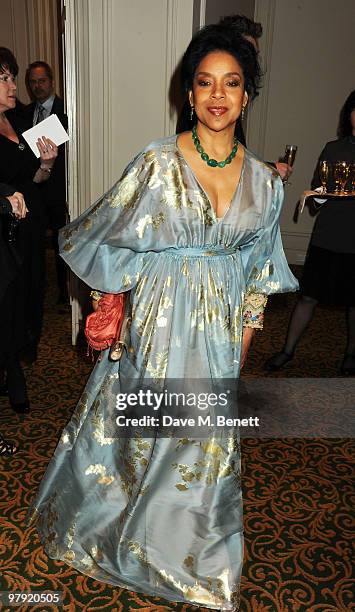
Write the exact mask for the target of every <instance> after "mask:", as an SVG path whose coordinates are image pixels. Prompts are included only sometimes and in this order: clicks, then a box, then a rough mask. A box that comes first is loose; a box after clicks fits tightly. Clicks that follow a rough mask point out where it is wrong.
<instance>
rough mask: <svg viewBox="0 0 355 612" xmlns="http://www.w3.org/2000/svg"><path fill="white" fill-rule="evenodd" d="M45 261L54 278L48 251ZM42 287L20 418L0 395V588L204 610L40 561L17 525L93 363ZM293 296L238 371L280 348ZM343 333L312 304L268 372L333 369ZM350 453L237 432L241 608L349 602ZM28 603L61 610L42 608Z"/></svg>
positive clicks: (103, 602)
mask: <svg viewBox="0 0 355 612" xmlns="http://www.w3.org/2000/svg"><path fill="white" fill-rule="evenodd" d="M49 268H50V275H49V277H50V280H51V281H52V284H53V261H52V258H51V256H50V255H49ZM47 294H48V295H47V307H46V319H45V327H44V331H43V338H42V342H41V346H40V352H39V358H38V361H37V362H36V364H35V365H34V366H32V367H28V368H27V370H26V374H27V380H28V386H29V394H30V398H31V401H32V411H31V413H30V415H28V416H27V417H25V418H23V417H19V416H17V415H15V414H14V413H13V412H12V411H11V410H10V409H9V408H8V406H7V402H6V400H5V399H4V398H1V399H0V407H1V411H0V428H1V431H2V432H4V433H5V432H6V434H7V436H8V437H9V438H11V439H13V440H17V441H18V442H19V444H20V445H21V452H19V453H18V454H17V455H15V456H14V457H13V458H8V457H6V458H1V459H0V474H1V483H0V515H1V517H2V518H1V532H0V571H1V577H0V590H2V591H8V590H13V589H17V590H20V591H29V590H32V591H44V590H46V589H50V590H57V591H61V592H63V595H64V605H63V609H64V610H67V611H70V612H76V611H81V610H82V611H87V612H90V611H94V610H112V611H115V612H130V611H134V610H140V611H141V612H168V611H179V612H193V611H197V610H200V611H201V612H204V609H203V608H196V607H191V606H185V605H182V604H173V603H169V602H166V601H162V600H158V599H155V598H151V597H147V596H145V595H137V594H135V593H131V592H128V591H126V590H123V589H119V588H117V589H114V588H112V587H111V586H107V585H105V584H103V583H99V582H97V581H95V580H93V579H91V578H88V577H86V576H83V575H81V574H79V573H78V572H77V571H76V570H74V569H72V568H70V567H69V566H67V565H65V564H64V563H61V562H55V561H52V560H50V559H48V558H47V556H46V554H45V553H44V552H43V549H42V547H41V546H40V543H39V539H38V536H37V534H36V532H35V529H34V528H30V529H26V528H25V527H24V517H25V515H26V510H27V508H28V505H29V503H30V500H31V499H32V497H33V495H34V493H35V490H36V487H37V486H38V484H39V482H40V480H41V477H42V475H43V472H44V470H45V467H46V464H47V462H48V460H49V458H50V457H51V455H52V453H53V450H54V448H55V445H56V441H57V439H58V437H59V434H60V431H61V429H62V427H63V426H64V424H65V423H66V421H67V420H68V419H69V417H70V415H71V412H72V410H73V408H74V405H75V400H76V399H77V398H78V397H79V394H80V391H81V387H82V386H83V385H84V382H85V380H86V378H87V376H88V374H89V372H90V369H91V367H92V364H91V362H90V361H88V360H87V358H86V357H85V351H83V349H76V348H73V347H72V346H71V344H70V339H71V334H70V315H69V313H64V314H63V313H62V314H59V313H58V309H57V308H56V306H55V292H54V290H53V287H52V285H50V286H49V288H48V292H47ZM294 299H295V297H294V296H291V295H288V296H276V297H275V298H274V299H272V300H271V302H270V304H269V307H268V313H267V321H266V326H265V330H264V332H263V333H259V334H258V337H257V340H256V341H255V342H254V346H253V348H252V351H251V354H250V358H249V361H248V364H247V367H246V369H245V372H244V376H245V377H247V378H252V377H255V376H262V375H263V371H262V364H263V362H264V360H265V358H266V357H267V356H269V355H270V354H271V353H272V352H273V351H274V350H278V349H279V348H280V346H281V344H282V339H283V334H284V331H285V329H286V325H287V320H288V316H289V312H290V309H291V308H292V305H293V303H294ZM344 341H345V325H344V316H343V312H342V309H332V308H325V307H323V308H319V309H318V311H317V314H316V317H315V320H314V321H313V322H312V325H311V329H310V330H309V332H308V334H307V336H306V337H305V338H304V340H302V342H301V344H300V347H299V350H298V352H297V356H296V358H295V359H294V361H293V363H292V364H289V365H288V367H287V368H286V369H285V370H284V371H283V372H282V373H279V374H277V376H282V377H284V376H287V377H335V376H337V375H338V367H339V364H340V362H341V358H342V349H343V345H344ZM353 456H354V448H353V445H352V444H351V442H350V441H349V440H336V439H332V440H325V439H319V440H316V439H313V440H303V439H283V440H273V439H269V440H261V441H260V440H255V439H244V440H243V442H242V458H243V473H244V478H243V495H244V524H245V538H246V544H245V561H244V566H243V578H242V585H241V607H240V610H241V612H347V611H350V610H354V609H355V604H354V603H352V601H353V598H352V591H351V586H352V582H351V558H352V553H351V538H352V535H353V531H351V529H352V515H351V513H352V511H353V508H354V495H353V487H352V481H351V478H352V468H353ZM0 608H1V609H2V610H10V608H8V607H7V606H2V607H1V605H0ZM17 609H18V610H21V611H22V610H26V609H29V608H28V607H27V606H21V607H19V608H17ZM32 609H33V610H56V609H58V608H57V607H56V606H52V607H51V606H50V605H49V604H46V605H45V606H43V605H42V606H41V605H35V606H33V608H32Z"/></svg>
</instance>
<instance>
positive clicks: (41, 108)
mask: <svg viewBox="0 0 355 612" xmlns="http://www.w3.org/2000/svg"><path fill="white" fill-rule="evenodd" d="M37 109H38V110H37V119H36V125H37V123H40V122H41V121H43V119H44V111H45V108H44V106H42V104H39V105H38V106H37Z"/></svg>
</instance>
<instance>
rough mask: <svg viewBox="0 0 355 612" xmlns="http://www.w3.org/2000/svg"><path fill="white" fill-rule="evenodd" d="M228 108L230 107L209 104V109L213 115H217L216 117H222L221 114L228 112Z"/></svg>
mask: <svg viewBox="0 0 355 612" xmlns="http://www.w3.org/2000/svg"><path fill="white" fill-rule="evenodd" d="M227 110H228V109H227V108H226V107H225V106H209V107H208V111H209V112H210V113H211V114H212V115H215V116H216V117H220V116H221V115H224V113H226V112H227Z"/></svg>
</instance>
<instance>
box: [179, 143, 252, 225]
mask: <svg viewBox="0 0 355 612" xmlns="http://www.w3.org/2000/svg"><path fill="white" fill-rule="evenodd" d="M178 138H179V134H176V136H175V149H176V151H177V153H178V155H179V156H180V157H181V159H182V160H183V162H184V164H185V166H186V167H187V168H188V170H189V172H190V174H191V176H192V178H193V180H194V182H195V183H196V185H197V187H198V188H199V189H200V191H202V193H203V195H204V197H205V198H206V200H207V202H208V203H209V206H210V209H211V211H212V213H213V216H214V219H215V220H216V222H217V223H221V222H222V221H224V219H225V218H226V216H227V214H228V213H229V211H230V210H231V208H232V205H233V202H234V199H235V198H236V195H237V193H238V191H239V187H240V186H241V185H242V181H243V176H244V167H245V147H243V159H242V167H241V170H240V176H239V181H238V183H237V184H236V187H235V189H234V192H233V195H232V198H231V200H230V202H229V204H228V207H227V209H226V212H225V213H224V215H222V217H218V216H217V213H216V211H215V208H214V206H213V204H212V201H211V198H210V196H209V195H208V193H207V191H206V189H205V188H204V187H203V186H202V185H201V183H200V181H199V180H198V178H197V176H196V174H195V172H194V171H193V169H192V168H191V166H190V164H189V163H188V162H187V161H186V159H185V156H184V154H183V152H182V151H181V149H180V147H179V145H178V142H177V141H178ZM240 145H241V143H239V146H240ZM241 146H243V145H241Z"/></svg>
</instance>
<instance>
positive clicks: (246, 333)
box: [240, 327, 255, 369]
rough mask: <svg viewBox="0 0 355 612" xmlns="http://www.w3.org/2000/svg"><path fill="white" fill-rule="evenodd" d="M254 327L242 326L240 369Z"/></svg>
mask: <svg viewBox="0 0 355 612" xmlns="http://www.w3.org/2000/svg"><path fill="white" fill-rule="evenodd" d="M254 334H255V329H254V328H253V327H243V339H242V355H241V360H240V369H242V368H243V367H244V364H245V360H246V358H247V355H248V351H249V349H250V345H251V341H252V339H253V337H254Z"/></svg>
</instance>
